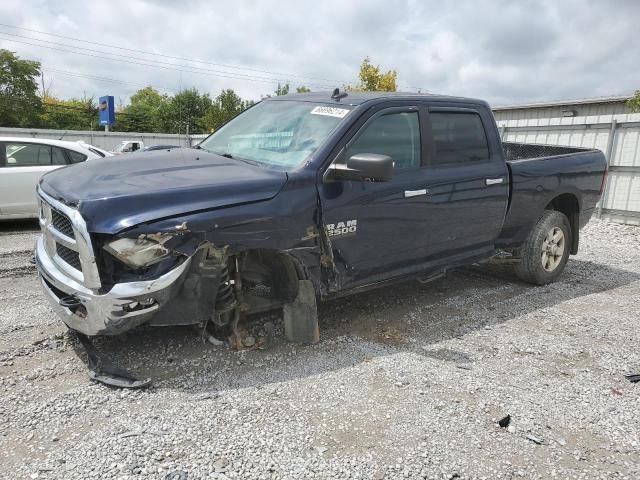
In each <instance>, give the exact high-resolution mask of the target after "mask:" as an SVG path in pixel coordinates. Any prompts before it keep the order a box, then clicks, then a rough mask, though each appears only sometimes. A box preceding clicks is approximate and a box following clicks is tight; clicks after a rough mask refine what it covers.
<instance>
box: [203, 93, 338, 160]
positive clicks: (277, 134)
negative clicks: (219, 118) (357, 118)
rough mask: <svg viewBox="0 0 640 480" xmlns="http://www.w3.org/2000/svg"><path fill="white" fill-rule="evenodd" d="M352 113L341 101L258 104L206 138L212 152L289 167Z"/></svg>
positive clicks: (207, 147)
mask: <svg viewBox="0 0 640 480" xmlns="http://www.w3.org/2000/svg"><path fill="white" fill-rule="evenodd" d="M348 113H349V108H348V107H347V108H345V107H344V106H342V105H340V106H339V107H336V106H335V104H334V105H318V104H315V103H311V102H298V101H288V100H278V101H266V102H261V103H259V104H257V105H256V106H254V107H252V108H250V109H249V110H247V111H246V112H244V113H242V114H241V115H239V116H237V117H236V118H234V119H233V120H231V121H230V122H229V123H228V124H226V125H225V126H224V127H222V128H221V129H220V130H218V131H217V132H215V133H214V134H213V135H211V136H210V137H209V138H207V139H206V140H204V141H203V142H202V143H201V144H200V145H199V147H200V148H202V149H203V150H207V151H209V152H213V153H217V154H218V155H225V156H228V157H231V158H238V159H240V160H248V161H251V162H255V163H260V164H262V165H266V166H269V167H275V168H281V169H285V170H289V169H292V168H295V167H297V166H298V165H300V164H302V163H303V162H304V161H305V160H306V159H307V158H309V156H310V155H311V154H312V153H313V152H315V151H316V150H317V149H318V147H320V145H322V143H323V142H324V141H325V140H326V138H327V137H328V136H329V134H330V133H331V132H332V131H333V129H334V128H336V126H337V125H338V124H339V123H340V122H341V121H342V119H343V118H344V117H345V116H346V115H347V114H348Z"/></svg>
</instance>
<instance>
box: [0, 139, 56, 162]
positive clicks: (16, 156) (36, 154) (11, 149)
mask: <svg viewBox="0 0 640 480" xmlns="http://www.w3.org/2000/svg"><path fill="white" fill-rule="evenodd" d="M6 152H7V162H6V166H7V167H39V166H45V165H51V147H49V146H48V145H38V144H35V143H9V142H8V143H6Z"/></svg>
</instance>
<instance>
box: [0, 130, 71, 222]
mask: <svg viewBox="0 0 640 480" xmlns="http://www.w3.org/2000/svg"><path fill="white" fill-rule="evenodd" d="M0 156H1V162H0V165H1V166H0V215H2V216H3V217H7V218H11V217H16V218H21V217H25V218H27V217H36V216H37V202H36V194H35V190H36V185H37V184H38V181H39V180H40V177H42V175H44V174H45V173H47V172H49V171H51V170H54V169H56V168H59V167H61V166H64V165H66V164H67V156H66V155H65V152H64V151H63V150H62V149H61V148H58V147H52V146H50V145H44V144H41V143H28V142H3V143H1V144H0Z"/></svg>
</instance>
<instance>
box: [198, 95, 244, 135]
mask: <svg viewBox="0 0 640 480" xmlns="http://www.w3.org/2000/svg"><path fill="white" fill-rule="evenodd" d="M251 105H253V102H252V101H245V100H242V98H240V96H239V95H238V94H236V92H234V91H233V90H232V89H230V88H229V89H227V90H223V91H222V92H221V93H220V95H218V96H217V97H216V98H215V99H214V100H213V103H212V105H211V108H209V111H208V112H207V114H206V116H205V119H204V122H205V126H206V128H207V130H208V131H214V130H217V129H218V128H220V127H221V126H222V125H224V124H225V123H227V122H228V121H229V120H231V119H232V118H233V117H235V116H236V115H238V114H239V113H240V112H242V111H243V110H246V109H247V108H249V107H250V106H251Z"/></svg>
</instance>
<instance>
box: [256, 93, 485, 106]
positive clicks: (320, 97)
mask: <svg viewBox="0 0 640 480" xmlns="http://www.w3.org/2000/svg"><path fill="white" fill-rule="evenodd" d="M345 93H347V96H346V97H344V98H341V99H334V98H331V95H332V92H311V93H290V94H287V95H281V96H277V97H270V98H268V99H267V100H275V101H283V100H296V101H300V102H314V103H336V104H343V105H351V106H356V105H362V104H363V103H367V102H371V101H376V100H391V99H396V100H397V99H403V100H430V101H435V102H438V101H441V102H452V103H467V104H481V105H487V102H485V101H484V100H479V99H476V98H464V97H452V96H448V95H435V94H432V93H410V92H349V91H347V92H345Z"/></svg>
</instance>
